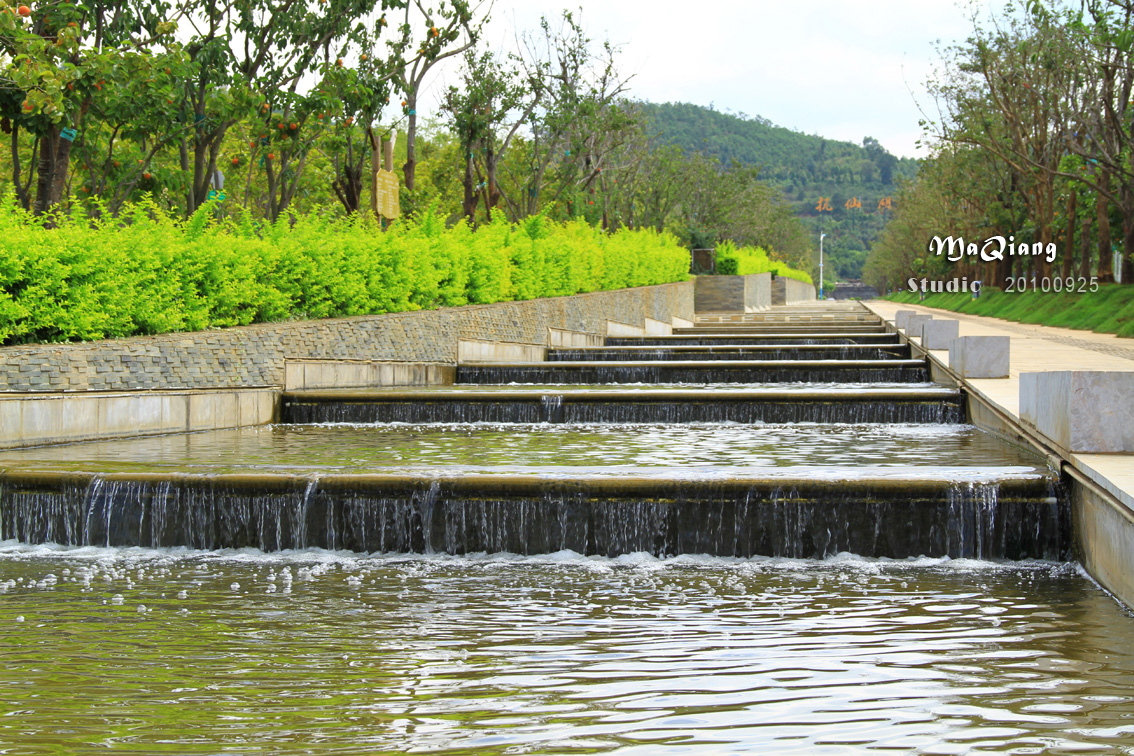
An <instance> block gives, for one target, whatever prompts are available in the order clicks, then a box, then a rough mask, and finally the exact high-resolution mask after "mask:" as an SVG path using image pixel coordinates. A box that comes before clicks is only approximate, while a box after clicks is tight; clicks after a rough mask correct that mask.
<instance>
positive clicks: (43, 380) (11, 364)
mask: <svg viewBox="0 0 1134 756" xmlns="http://www.w3.org/2000/svg"><path fill="white" fill-rule="evenodd" d="M674 317H677V318H680V319H684V320H693V283H692V281H688V282H682V283H674V284H663V285H660V286H643V287H639V288H633V289H620V290H618V291H605V292H594V293H590V294H577V295H574V296H570V297H555V298H550V299H534V300H529V301H525V302H500V303H497V304H490V305H470V306H467V307H452V308H445V309H440V310H423V311H419V312H404V313H390V314H386V315H369V316H363V317H355V318H335V319H328V320H315V321H302V322H293V323H267V324H262V325H254V326H244V327H241V328H228V329H224V330H216V331H202V332H198V333H178V334H168V335H163V336H144V337H137V338H130V339H115V340H107V341H98V342H89V343H83V344H43V345H31V346H15V347H5V348H2V349H0V391H107V390H134V389H172V388H190V389H203V388H233V387H248V386H282V385H283V384H284V361H285V360H287V359H292V360H295V359H308V360H394V361H412V362H433V363H445V364H455V363H456V362H457V358H458V343H459V342H460V341H461V340H469V339H474V340H488V341H506V342H513V343H519V344H534V345H539V346H548V341H549V334H550V333H551V331H550V330H549V329H562V330H567V331H576V332H583V333H591V334H596V335H600V336H601V335H605V334H606V329H607V321H616V322H619V323H627V324H633V325H637V326H641V327H643V328H645V326H646V319H647V318H649V319H652V320H655V321H664V322H672V321H673V318H674Z"/></svg>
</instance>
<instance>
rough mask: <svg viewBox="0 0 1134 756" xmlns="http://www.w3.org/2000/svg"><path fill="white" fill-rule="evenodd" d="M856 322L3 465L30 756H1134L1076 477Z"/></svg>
mask: <svg viewBox="0 0 1134 756" xmlns="http://www.w3.org/2000/svg"><path fill="white" fill-rule="evenodd" d="M844 309H845V308H844ZM839 311H840V312H843V310H839ZM794 312H795V313H797V314H798V312H800V310H796V311H794ZM831 312H832V313H833V312H834V310H833V309H832V310H831ZM847 313H849V314H846V315H845V319H846V320H847V321H848V322H847V323H845V324H844V325H845V326H846V327H845V328H844V327H840V326H838V324H837V323H833V322H827V323H816V324H812V325H810V326H796V325H794V324H792V325H790V326H789V325H784V324H775V323H772V322H771V321H772V320H773V319H774V317H778V315H774V314H770V315H769V316H768V319H769V323H768V325H767V326H766V327H763V328H761V327H756V326H752V327H750V329H749V330H751V333H748V334H745V332H744V327H743V326H742V327H734V328H731V329H730V328H728V327H720V326H717V327H713V328H696V329H687V330H688V333H689V335H688V336H679V337H676V338H674V337H669V338H663V337H658V338H654V337H649V338H639V339H633V338H625V339H609V340H608V341H607V345H608V346H614V345H619V346H626V347H634V346H637V347H647V348H646V349H639V350H637V351H631V350H627V352H626V354H630V355H632V356H633V357H634V358H635V359H638V358H642V359H645V360H652V361H653V364H651V362H649V361H644V362H638V361H636V362H631V363H624V364H619V363H618V362H617V361H613V360H606V361H597V362H593V363H587V362H586V361H585V360H586V359H587V358H588V357H589V356H591V355H593V354H594V353H593V352H587V351H574V352H572V351H566V350H565V351H562V352H559V353H554V352H553V353H552V354H551V357H552V359H553V360H555V361H553V362H549V363H546V364H542V365H527V366H523V365H496V366H489V365H480V366H462V367H461V368H460V370H459V373H458V376H459V380H460V381H463V382H464V383H466V384H480V385H466V386H446V387H436V388H428V387H426V388H414V389H405V388H401V389H387V390H381V389H379V390H365V391H341V392H335V391H325V392H308V393H298V394H293V395H290V396H289V397H287V398H286V399H285V403H284V407H283V416H284V418H285V420H290V422H292V423H319V424H282V425H276V426H271V427H264V428H253V429H244V430H232V431H218V432H213V433H198V434H190V435H171V436H165V437H159V438H143V439H133V440H122V441H104V442H99V443H87V444H71V445H66V446H56V447H43V448H37V449H26V450H22V451H12V452H4V453H0V670H3V672H0V702H3V703H2V704H0V713H2V714H3V716H0V754H41V753H45V754H88V753H89V754H96V753H108V752H109V753H133V754H201V755H202V756H204V755H206V754H220V753H225V754H292V753H294V754H387V753H389V754H393V753H425V752H429V753H443V754H488V755H493V754H501V755H505V754H599V753H619V754H674V756H676V755H677V754H737V753H752V754H769V753H775V754H857V753H891V754H910V753H924V754H962V753H963V754H969V753H972V754H982V753H1012V754H1048V753H1067V754H1072V753H1073V754H1122V753H1129V754H1134V621H1132V619H1134V618H1132V617H1131V615H1130V613H1129V612H1128V611H1127V610H1125V609H1124V608H1123V607H1122V606H1121V605H1119V604H1117V603H1116V602H1114V601H1113V600H1112V599H1111V598H1110V597H1109V596H1108V595H1107V594H1106V593H1105V592H1104V591H1102V590H1101V589H1099V588H1098V587H1097V586H1096V585H1095V584H1094V583H1093V582H1091V581H1090V580H1089V579H1088V578H1087V577H1085V576H1084V575H1083V574H1082V573H1081V571H1080V570H1079V569H1078V568H1077V567H1076V566H1075V565H1074V564H1071V563H1069V562H1068V561H1067V560H1068V559H1069V558H1070V556H1071V554H1070V543H1071V540H1070V534H1071V527H1070V509H1069V507H1068V504H1067V501H1066V499H1065V498H1064V497H1063V496H1062V494H1061V488H1060V481H1059V478H1058V475H1057V474H1056V473H1055V472H1054V471H1053V470H1051V469H1049V468H1048V467H1047V465H1046V461H1045V460H1044V459H1042V458H1041V457H1038V456H1036V455H1035V454H1033V453H1031V452H1029V451H1026V450H1023V449H1019V448H1016V447H1014V446H1011V445H1009V444H1007V443H1005V442H1003V441H1001V440H999V439H996V438H993V437H991V436H989V435H988V434H985V433H983V432H981V431H979V430H977V429H975V428H973V427H971V426H968V425H964V424H962V423H963V421H964V419H965V403H964V399H963V397H962V395H961V394H960V392H959V391H957V390H956V389H950V388H946V387H941V386H936V385H934V384H926V383H925V381H926V379H927V377H928V370H927V369H926V364H925V362H924V361H923V360H920V359H899V358H901V357H904V356H907V355H908V351H907V349H906V348H904V347H900V346H898V343H899V340H898V338H897V336H896V335H894V334H893V333H884V332H883V331H885V328H884V327H883V326H882V325H881V324H880V323H874V324H870V323H866V322H863V321H864V320H868V319H869V316H867V315H866V314H865V313H864V312H861V311H857V310H856V311H854V312H850V311H847ZM745 317H746V318H748V317H750V316H745ZM759 317H761V316H751V319H752V320H753V322H755V321H756V320H757V319H758V318H759ZM777 330H778V331H784V332H787V331H793V330H794V331H796V332H795V333H792V334H791V335H790V336H783V335H780V336H776V335H775V333H776V331H777ZM831 331H842V332H843V335H841V336H831V335H829V333H830V332H831ZM824 332H827V333H828V335H823V334H824ZM791 344H797V345H799V344H806V345H811V346H812V347H818V346H820V345H838V346H837V348H836V349H834V350H831V349H826V350H824V349H819V348H810V349H808V348H799V347H794V348H793V347H792V346H791ZM690 345H703V346H706V347H711V348H712V349H713V350H714V351H713V353H712V356H713V360H711V361H710V360H704V361H702V362H698V361H697V360H692V359H687V360H679V359H675V358H676V357H678V356H682V357H683V356H688V355H689V350H686V351H684V352H683V351H682V347H687V346H690ZM743 345H749V346H755V345H760V347H761V348H751V349H748V350H747V352H746V351H745V350H743V349H741V350H733V351H732V353H731V354H729V353H727V350H726V351H725V352H721V351H720V349H723V348H725V347H728V346H743ZM854 345H860V346H854ZM870 345H876V346H875V347H873V348H872V347H871V346H870ZM670 347H677V348H678V349H677V351H673V350H672V349H670ZM763 347H767V348H763ZM828 354H832V355H834V354H837V355H838V356H839V357H840V358H841V359H835V360H814V357H816V356H826V355H828ZM864 354H868V355H869V356H871V357H872V358H876V359H874V360H872V361H867V362H861V361H860V362H855V361H854V358H855V357H859V356H862V355H864ZM604 356H623V355H620V354H616V353H604ZM738 356H739V357H746V358H747V357H754V356H758V357H762V358H765V359H764V360H762V362H763V363H764V364H760V362H761V361H747V362H745V361H739V362H738V361H737V360H736V359H731V360H730V359H727V358H728V357H732V358H736V357H738ZM721 357H725V358H726V359H720V358H721ZM769 357H775V358H783V357H792V358H794V359H766V358H769ZM809 359H810V360H811V361H808V360H809ZM730 363H731V364H730ZM754 381H759V382H760V383H753V382H754ZM596 382H597V384H603V383H610V384H611V385H589V384H592V383H596ZM327 421H339V422H327ZM391 421H400V422H391ZM4 539H8V540H4ZM34 544H40V545H34ZM521 555H525V556H521ZM756 555H760V556H756Z"/></svg>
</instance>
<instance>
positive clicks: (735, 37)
mask: <svg viewBox="0 0 1134 756" xmlns="http://www.w3.org/2000/svg"><path fill="white" fill-rule="evenodd" d="M990 2H991V3H995V5H996V7H1001V6H1002V5H1003V4H1004V0H975V7H976V8H977V9H978V11H983V13H985V14H987V12H988V8H989V4H990ZM564 7H568V8H572V9H577V8H582V14H581V18H582V20H583V25H584V27H585V28H586V30H587V31H588V32H589V34H590V36H591V37H592V38H594V39H596V40H602V39H604V38H605V39H609V40H610V41H611V42H613V43H615V44H617V45H620V47H621V57H620V60H621V65H622V70H623V71H625V72H627V73H630V74H633V77H634V78H633V80H632V81H631V85H630V90H631V92H630V93H631V95H632V96H634V97H636V98H640V99H644V100H650V101H653V102H691V103H694V104H697V105H706V106H707V105H709V104H710V103H712V104H713V106H714V107H715V108H716V109H718V110H727V111H731V112H733V113H747V114H748V115H750V116H755V115H759V116H763V117H764V118H767V119H768V120H770V121H772V122H773V123H775V124H777V125H780V126H786V127H788V128H791V129H795V130H797V131H803V132H806V133H809V134H820V135H822V136H825V137H828V138H832V139H842V140H847V141H851V142H856V143H859V144H861V143H862V138H863V137H864V136H873V137H875V138H876V139H878V140H879V141H880V142H881V143H882V144H883V145H884V146H885V147H886V148H887V149H889V150H890V151H891V152H893V153H894V154H896V155H901V156H910V157H916V156H919V155H921V154H922V153H921V151H919V150H918V148H917V147H916V146H915V143H916V142H917V140H918V138H919V137H920V136H921V132H920V130H919V128H918V119H919V118H920V117H921V115H920V113H919V111H918V105H917V102H915V99H916V100H917V101H920V102H921V103H922V106H923V107H929V105H930V103H928V102H927V97H926V95H925V88H924V83H925V80H926V78H927V76H928V74H929V73H930V71H931V70H932V68H933V66H934V64H935V62H936V61H937V60H939V55H938V54H937V52H936V49H935V43H936V42H937V41H938V40H940V41H941V42H943V43H946V44H948V43H951V42H955V41H962V40H964V39H965V37H967V36H968V34H969V32H970V30H971V28H972V23H971V20H970V16H971V14H972V12H973V10H972V8H973V3H972V2H968V0H961V2H958V0H872V1H871V2H865V1H863V0H842V1H841V2H839V1H837V0H825V1H824V2H790V1H789V2H783V1H782V0H699V2H689V0H681V1H680V2H678V1H677V0H575V1H574V2H569V3H563V4H560V3H555V2H546V1H545V0H538V1H533V0H495V6H494V8H493V11H492V17H493V20H492V22H491V24H490V28H489V31H488V34H487V41H488V42H489V43H490V44H491V45H492V46H493V47H495V48H496V49H498V50H503V49H512V48H513V47H514V41H513V40H514V37H515V30H516V29H517V28H519V29H533V28H535V27H537V25H538V23H539V18H540V15H541V14H548V15H557V14H558V13H559V12H560V11H561V10H562V9H563V8H564ZM456 83H457V77H456V72H455V70H453V69H449V70H446V71H443V72H441V73H440V74H439V75H438V76H435V77H433V78H432V79H431V81H430V82H428V83H427V87H428V88H429V89H430V91H431V93H432V96H433V97H436V96H437V93H438V92H441V91H444V88H445V87H446V86H448V85H449V84H456ZM429 97H430V94H429V93H427V95H426V99H428V98H429Z"/></svg>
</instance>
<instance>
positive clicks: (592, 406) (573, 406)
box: [282, 387, 964, 423]
mask: <svg viewBox="0 0 1134 756" xmlns="http://www.w3.org/2000/svg"><path fill="white" fill-rule="evenodd" d="M532 388H533V387H526V390H524V389H522V388H521V387H515V388H511V387H510V388H509V390H504V391H479V392H478V391H469V390H458V389H452V390H447V391H431V392H429V393H428V394H423V393H422V392H412V391H411V392H407V391H397V390H386V391H323V392H316V391H303V392H294V393H288V394H285V395H284V398H283V406H282V420H283V421H284V422H288V423H327V422H332V423H391V422H400V423H473V422H477V423H484V422H487V423H691V422H713V423H717V422H733V423H802V422H808V423H957V422H961V421H962V420H963V418H964V405H963V401H962V397H961V394H960V392H959V391H957V390H956V389H950V388H944V387H940V388H855V389H832V388H823V389H814V390H799V389H795V390H776V389H772V388H753V389H731V390H728V391H705V390H702V389H684V390H682V389H678V388H672V389H660V388H657V389H633V388H626V389H623V390H619V391H611V390H607V391H588V390H586V389H578V390H563V389H558V388H552V387H535V390H532Z"/></svg>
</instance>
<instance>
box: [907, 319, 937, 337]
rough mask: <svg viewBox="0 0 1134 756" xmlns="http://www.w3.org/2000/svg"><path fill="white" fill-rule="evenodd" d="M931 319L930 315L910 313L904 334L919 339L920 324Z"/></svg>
mask: <svg viewBox="0 0 1134 756" xmlns="http://www.w3.org/2000/svg"><path fill="white" fill-rule="evenodd" d="M931 320H933V316H932V315H918V314H914V315H911V316H910V319H909V320H908V321H907V322H906V336H909V337H910V338H915V337H916V338H919V339H920V338H921V329H922V326H924V325H925V324H926V323H928V322H929V321H931Z"/></svg>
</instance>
